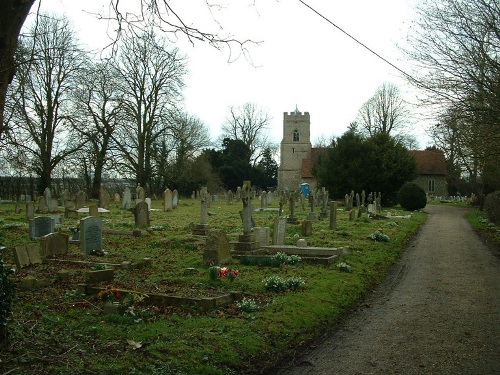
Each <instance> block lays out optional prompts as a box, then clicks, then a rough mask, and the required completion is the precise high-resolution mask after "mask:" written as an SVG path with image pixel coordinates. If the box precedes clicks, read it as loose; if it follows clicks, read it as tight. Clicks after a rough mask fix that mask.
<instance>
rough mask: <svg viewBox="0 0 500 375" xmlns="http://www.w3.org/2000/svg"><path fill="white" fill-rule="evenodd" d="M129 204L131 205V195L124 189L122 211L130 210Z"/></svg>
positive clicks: (128, 190) (127, 189)
mask: <svg viewBox="0 0 500 375" xmlns="http://www.w3.org/2000/svg"><path fill="white" fill-rule="evenodd" d="M131 203H132V193H131V192H130V189H129V188H125V191H124V192H123V198H122V208H123V209H124V210H128V209H130V205H131Z"/></svg>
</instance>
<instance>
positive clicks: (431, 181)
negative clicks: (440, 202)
mask: <svg viewBox="0 0 500 375" xmlns="http://www.w3.org/2000/svg"><path fill="white" fill-rule="evenodd" d="M429 193H434V180H429Z"/></svg>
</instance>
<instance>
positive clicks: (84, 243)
mask: <svg viewBox="0 0 500 375" xmlns="http://www.w3.org/2000/svg"><path fill="white" fill-rule="evenodd" d="M80 250H81V252H82V254H84V255H89V254H90V253H91V252H92V251H95V250H97V251H101V250H102V219H101V218H100V217H96V216H88V217H85V218H83V219H81V220H80Z"/></svg>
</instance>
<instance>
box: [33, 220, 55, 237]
mask: <svg viewBox="0 0 500 375" xmlns="http://www.w3.org/2000/svg"><path fill="white" fill-rule="evenodd" d="M54 227H55V222H54V219H53V218H51V217H49V216H37V217H35V218H34V219H32V220H30V221H29V232H30V238H31V239H35V238H40V237H43V236H45V235H47V234H49V233H53V232H54V230H55V229H54Z"/></svg>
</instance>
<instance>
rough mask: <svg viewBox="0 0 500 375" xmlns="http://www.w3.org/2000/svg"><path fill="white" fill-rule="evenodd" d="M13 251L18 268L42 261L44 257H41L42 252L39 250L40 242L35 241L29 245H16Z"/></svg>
mask: <svg viewBox="0 0 500 375" xmlns="http://www.w3.org/2000/svg"><path fill="white" fill-rule="evenodd" d="M13 253H14V260H15V262H16V265H17V268H23V267H26V266H29V265H32V264H40V263H42V258H41V257H40V252H39V250H38V244H35V243H33V244H29V245H22V246H16V247H15V248H14V251H13Z"/></svg>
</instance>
